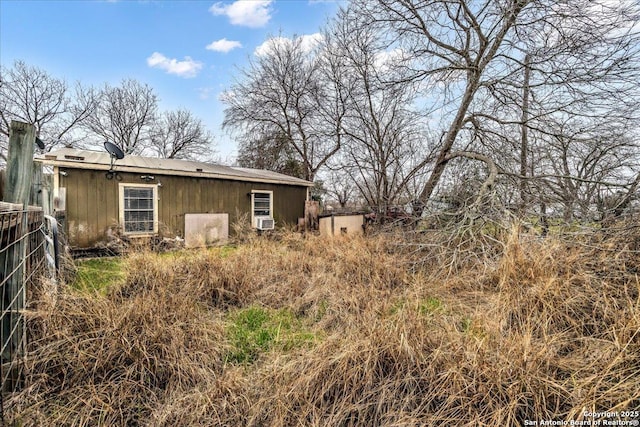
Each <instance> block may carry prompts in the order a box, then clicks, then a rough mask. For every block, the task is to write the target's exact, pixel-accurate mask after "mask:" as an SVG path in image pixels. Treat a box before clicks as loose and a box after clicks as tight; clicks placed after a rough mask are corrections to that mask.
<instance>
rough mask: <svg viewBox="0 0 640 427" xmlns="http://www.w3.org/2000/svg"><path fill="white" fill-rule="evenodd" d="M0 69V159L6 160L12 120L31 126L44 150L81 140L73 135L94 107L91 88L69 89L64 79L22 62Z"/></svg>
mask: <svg viewBox="0 0 640 427" xmlns="http://www.w3.org/2000/svg"><path fill="white" fill-rule="evenodd" d="M0 70H1V75H0V134H1V135H2V146H1V147H0V157H2V158H3V159H6V149H7V147H6V142H7V138H8V135H9V126H10V123H11V120H19V121H23V122H26V123H30V124H33V125H34V126H35V128H36V133H37V136H38V137H39V138H40V139H41V140H42V141H43V142H44V143H45V147H46V148H45V149H46V150H47V151H49V150H51V149H52V148H53V147H55V146H57V145H60V144H73V143H77V142H78V141H79V140H80V139H81V136H80V135H79V134H78V133H77V132H76V131H77V129H78V126H79V125H80V124H81V123H83V122H84V121H85V120H86V118H87V117H88V116H89V115H90V114H91V113H92V112H93V110H94V109H95V106H96V96H95V92H94V91H93V89H90V88H89V89H87V88H83V87H82V86H81V85H80V84H76V85H75V86H74V88H73V89H69V87H68V85H67V83H66V82H65V81H64V80H63V79H58V78H55V77H52V76H51V75H49V74H48V73H47V72H46V71H44V70H43V69H41V68H38V67H34V66H29V65H27V64H26V63H25V62H23V61H16V62H15V63H14V64H13V67H11V68H6V67H2V68H1V69H0Z"/></svg>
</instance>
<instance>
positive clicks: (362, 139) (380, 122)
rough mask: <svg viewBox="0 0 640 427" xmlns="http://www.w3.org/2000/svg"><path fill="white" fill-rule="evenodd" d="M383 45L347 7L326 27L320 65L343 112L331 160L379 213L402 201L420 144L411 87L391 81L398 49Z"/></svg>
mask: <svg viewBox="0 0 640 427" xmlns="http://www.w3.org/2000/svg"><path fill="white" fill-rule="evenodd" d="M386 47H387V46H386V40H384V37H383V36H382V35H381V34H379V33H377V32H376V31H375V30H374V29H373V28H370V27H368V26H366V25H362V23H361V22H360V21H359V11H358V10H357V9H355V8H348V9H346V10H343V11H341V12H340V13H339V14H338V15H337V17H336V18H335V19H334V21H333V22H332V25H331V26H330V27H329V30H328V31H327V33H326V36H325V43H324V52H323V57H324V58H325V60H324V62H323V64H328V65H330V67H329V66H327V65H324V67H325V69H328V70H331V71H332V73H331V74H330V75H329V76H328V80H333V81H334V82H333V86H334V87H337V88H339V89H340V93H341V94H342V98H341V99H340V102H341V104H340V106H339V107H340V108H335V107H334V109H333V111H340V112H341V113H342V114H341V115H339V116H338V117H339V122H337V123H336V126H334V127H335V129H336V132H337V133H338V134H337V135H336V136H334V138H337V137H341V138H342V144H341V145H342V152H341V153H340V154H339V156H338V157H337V158H336V159H335V162H334V163H337V164H338V165H339V167H340V170H341V171H343V173H346V174H348V175H349V176H350V178H351V180H352V182H353V183H354V185H355V186H357V188H358V190H359V192H360V195H361V196H362V197H363V198H364V199H365V200H366V201H367V203H368V204H369V206H370V207H372V208H373V209H374V210H376V211H379V212H385V211H386V210H387V208H388V207H389V206H392V205H397V204H400V203H403V202H406V200H403V199H406V197H404V196H405V194H406V190H407V184H408V183H409V182H410V180H409V176H410V175H412V176H415V171H412V169H413V168H414V167H415V166H416V164H415V163H416V162H415V161H416V159H417V158H419V157H417V156H416V154H417V153H418V151H419V150H421V149H423V148H424V147H422V146H421V142H423V141H421V139H422V138H423V137H424V134H423V133H422V132H421V129H420V126H418V124H419V122H420V118H419V116H418V115H417V114H416V111H415V110H414V101H415V88H414V86H413V85H412V84H402V85H400V84H390V83H389V81H390V80H392V78H394V77H396V78H397V76H396V75H395V73H396V71H395V64H396V62H397V61H398V58H396V56H397V55H401V52H398V51H397V50H387V49H386ZM336 69H339V70H340V72H336V71H334V70H336ZM392 74H393V76H391V75H392ZM331 128H332V127H331V126H329V129H331Z"/></svg>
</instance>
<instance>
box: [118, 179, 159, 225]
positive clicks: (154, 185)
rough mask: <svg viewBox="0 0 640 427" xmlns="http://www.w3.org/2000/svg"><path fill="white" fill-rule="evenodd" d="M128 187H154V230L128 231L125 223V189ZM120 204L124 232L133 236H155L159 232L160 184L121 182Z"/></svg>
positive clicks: (119, 188)
mask: <svg viewBox="0 0 640 427" xmlns="http://www.w3.org/2000/svg"><path fill="white" fill-rule="evenodd" d="M125 187H128V188H151V189H153V232H149V231H143V232H140V231H126V230H125V224H124V189H125ZM118 192H119V201H120V203H119V206H118V211H119V214H120V225H121V226H122V233H123V234H124V235H127V236H131V237H146V236H153V235H154V234H157V233H158V184H134V183H119V184H118Z"/></svg>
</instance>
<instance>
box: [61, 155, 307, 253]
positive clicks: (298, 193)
mask: <svg viewBox="0 0 640 427" xmlns="http://www.w3.org/2000/svg"><path fill="white" fill-rule="evenodd" d="M62 169H63V170H64V171H65V172H66V176H62V175H58V179H59V184H58V185H59V186H60V187H65V188H66V224H67V234H68V241H69V244H70V245H71V246H72V247H77V248H89V247H92V246H95V244H96V243H98V242H100V241H102V240H105V239H106V237H107V233H108V232H109V230H110V229H113V228H114V226H117V225H118V222H119V219H118V218H119V206H118V204H119V194H118V184H120V183H128V184H145V183H147V182H146V181H144V180H142V179H140V176H141V175H142V174H140V173H126V172H120V176H121V177H122V180H121V181H118V180H116V179H111V180H108V179H107V178H106V177H105V171H94V170H87V169H73V168H69V167H65V168H62ZM154 177H155V180H154V181H151V182H150V183H155V184H157V183H158V182H160V183H162V186H161V187H159V188H158V199H159V200H158V220H159V230H160V232H161V233H162V234H165V235H167V236H170V237H173V236H180V237H183V238H184V215H185V214H187V213H228V214H229V224H233V223H234V222H235V221H237V220H238V214H240V215H242V214H247V215H249V216H250V215H251V197H250V193H251V190H266V191H273V215H274V218H275V220H276V225H279V226H281V225H284V224H285V223H286V224H296V223H297V220H298V218H300V217H303V216H304V202H305V200H306V196H307V188H306V187H298V186H293V185H283V184H262V183H257V182H244V181H233V180H221V179H211V178H196V177H182V176H173V175H159V174H154Z"/></svg>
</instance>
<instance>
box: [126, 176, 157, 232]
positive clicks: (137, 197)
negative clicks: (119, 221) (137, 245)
mask: <svg viewBox="0 0 640 427" xmlns="http://www.w3.org/2000/svg"><path fill="white" fill-rule="evenodd" d="M153 190H154V189H153V188H152V187H125V188H124V231H125V232H127V233H148V232H153V223H154V219H155V215H154V211H153V193H154V191H153Z"/></svg>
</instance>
